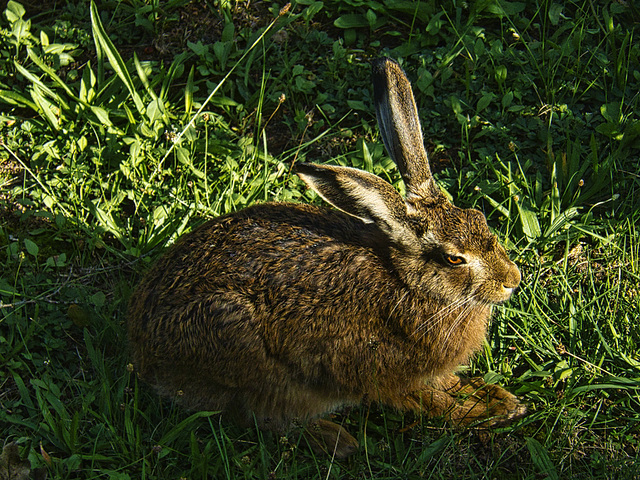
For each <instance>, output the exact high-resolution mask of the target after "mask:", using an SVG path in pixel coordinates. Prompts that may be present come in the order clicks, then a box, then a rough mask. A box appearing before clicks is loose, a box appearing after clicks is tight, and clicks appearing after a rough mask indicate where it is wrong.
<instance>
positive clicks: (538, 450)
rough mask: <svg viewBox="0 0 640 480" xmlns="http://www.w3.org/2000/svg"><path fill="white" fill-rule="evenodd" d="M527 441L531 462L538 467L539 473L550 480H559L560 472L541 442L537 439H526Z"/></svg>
mask: <svg viewBox="0 0 640 480" xmlns="http://www.w3.org/2000/svg"><path fill="white" fill-rule="evenodd" d="M526 441H527V449H528V450H529V454H530V455H531V460H532V461H533V464H534V465H535V466H536V468H537V469H538V471H539V472H540V473H541V474H543V475H546V476H547V478H548V479H550V480H558V479H559V477H558V472H557V471H556V469H555V466H554V465H553V462H552V461H551V459H550V458H549V453H548V452H547V449H546V448H544V447H543V446H542V445H541V444H540V442H538V441H537V440H536V439H535V438H532V437H526Z"/></svg>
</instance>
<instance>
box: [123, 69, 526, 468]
mask: <svg viewBox="0 0 640 480" xmlns="http://www.w3.org/2000/svg"><path fill="white" fill-rule="evenodd" d="M373 83H374V94H375V105H376V113H377V116H378V123H379V126H380V130H381V133H382V138H383V140H384V144H385V146H386V148H387V151H388V152H389V154H390V156H391V157H392V158H393V160H394V161H395V162H396V164H397V165H398V167H399V169H400V173H401V175H402V178H403V180H404V183H405V185H406V191H407V194H406V198H405V199H403V198H402V197H401V196H400V195H399V194H398V192H396V190H395V189H394V188H393V187H392V186H391V185H390V184H389V183H387V182H385V181H383V180H382V179H380V178H378V177H376V176H374V175H372V174H370V173H367V172H364V171H361V170H357V169H354V168H348V167H337V166H330V165H312V164H300V165H297V167H296V172H297V174H298V175H299V176H300V177H301V178H302V180H304V182H305V183H306V184H307V186H308V187H309V188H312V189H313V190H315V191H316V192H317V193H318V194H319V195H320V196H321V197H322V198H323V199H324V200H326V201H327V202H328V203H330V204H331V205H333V206H334V207H335V209H327V208H322V207H316V206H310V205H303V204H286V203H265V204H260V205H254V206H252V207H249V208H246V209H244V210H242V211H239V212H237V213H233V214H229V215H225V216H222V217H220V218H217V219H215V220H212V221H209V222H207V223H205V224H204V225H202V226H201V227H200V228H198V229H196V230H195V231H193V232H192V233H190V234H188V235H185V236H184V237H183V238H181V239H180V240H179V241H178V242H177V243H176V244H175V245H174V246H172V247H171V248H170V249H169V250H168V252H167V253H166V254H165V255H164V256H163V257H161V258H160V260H159V261H158V262H157V264H156V265H155V266H154V267H153V268H152V269H151V270H150V271H149V272H148V273H147V275H146V276H145V277H144V279H143V280H142V282H141V283H140V285H139V286H138V287H137V289H136V290H135V292H134V293H133V296H132V297H131V301H130V305H129V321H128V329H129V339H130V345H131V349H132V351H133V358H134V363H135V365H136V367H137V369H138V371H139V373H140V375H141V376H142V378H144V379H145V380H146V381H147V382H149V383H151V384H152V385H154V386H155V387H156V388H157V390H158V391H159V392H161V393H163V394H166V395H169V396H172V397H175V398H177V399H179V401H180V402H181V403H182V404H184V405H186V406H188V407H190V408H194V409H210V410H222V411H223V412H225V414H226V415H228V416H230V417H232V418H233V419H235V420H236V421H238V422H240V423H243V424H247V425H248V424H253V423H254V422H257V424H258V426H259V427H260V428H266V429H271V430H276V431H286V430H287V429H289V428H291V426H292V425H294V424H298V423H299V422H302V423H306V424H307V427H306V432H307V434H308V437H309V438H310V439H311V441H312V443H315V445H316V447H317V446H326V447H327V448H328V449H329V450H330V453H334V454H335V455H336V456H338V457H344V456H347V455H349V454H350V453H352V452H353V451H354V449H355V448H356V447H357V442H356V441H355V439H354V438H353V437H352V436H351V435H349V434H348V433H347V432H346V431H345V430H344V429H343V428H342V427H340V426H338V425H335V424H333V423H331V422H330V421H327V420H323V419H321V418H320V417H321V416H322V415H323V414H326V413H327V412H331V411H332V410H334V409H337V408H339V407H341V406H345V405H353V404H357V403H359V402H361V401H362V400H363V399H369V400H371V401H376V402H380V403H381V404H384V405H388V406H391V407H393V408H397V409H399V410H404V411H409V410H410V411H414V412H421V413H423V414H426V415H430V416H443V417H444V418H446V419H447V420H449V421H451V422H453V423H456V424H460V423H469V422H472V421H475V420H480V419H485V420H486V421H487V423H489V424H491V423H493V422H495V421H496V419H497V420H499V421H505V420H510V419H513V418H516V417H518V416H520V415H522V414H523V413H524V411H525V408H524V406H523V405H522V404H521V403H520V402H519V401H518V400H517V399H516V397H515V396H513V395H512V394H510V393H508V392H507V391H506V390H504V389H503V388H501V387H499V386H497V385H486V384H485V383H484V382H483V381H482V379H478V378H474V379H466V380H465V379H461V378H460V377H458V376H457V375H456V374H455V373H454V372H455V370H456V367H458V366H459V365H460V364H461V363H464V362H466V361H467V360H468V359H469V357H470V355H471V354H472V353H473V352H474V351H476V350H477V349H478V348H479V347H480V346H481V344H482V342H483V340H484V338H485V336H486V331H487V324H488V322H489V318H490V315H491V309H492V305H494V304H497V303H501V302H504V301H505V300H507V299H508V298H509V297H510V296H511V293H512V292H513V290H514V289H515V288H516V287H517V286H518V284H519V283H520V272H519V270H518V268H517V267H516V265H515V264H514V263H513V262H512V261H510V260H509V258H508V257H507V254H506V252H505V249H504V248H503V247H502V246H501V245H500V244H499V243H498V241H497V239H496V237H495V236H494V235H493V234H492V233H491V231H490V230H489V228H488V226H487V223H486V220H485V217H484V216H483V214H482V213H480V212H479V211H477V210H472V209H468V210H463V209H460V208H457V207H455V206H454V205H452V204H451V203H450V202H449V201H448V200H447V199H446V197H445V196H444V195H443V194H442V192H441V191H440V190H439V188H438V186H437V185H436V184H435V182H434V180H433V177H432V175H431V171H430V168H429V162H428V159H427V154H426V151H425V148H424V144H423V139H422V132H421V129H420V122H419V119H418V112H417V109H416V105H415V101H414V99H413V94H412V91H411V85H410V83H409V81H408V80H407V78H406V76H405V74H404V72H403V71H402V69H401V68H400V66H399V65H398V64H397V63H396V62H395V61H393V60H390V59H387V58H383V59H380V60H377V61H375V62H374V63H373Z"/></svg>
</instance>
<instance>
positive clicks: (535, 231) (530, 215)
mask: <svg viewBox="0 0 640 480" xmlns="http://www.w3.org/2000/svg"><path fill="white" fill-rule="evenodd" d="M516 205H517V207H518V213H519V214H520V223H521V225H522V232H523V233H524V234H525V235H526V236H527V238H528V239H529V240H534V239H536V238H539V237H540V235H541V233H542V232H541V230H540V222H539V221H538V216H537V215H536V213H535V212H534V211H533V210H532V209H531V208H530V207H529V202H528V200H527V199H522V200H521V201H518V202H516Z"/></svg>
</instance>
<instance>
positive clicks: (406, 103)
mask: <svg viewBox="0 0 640 480" xmlns="http://www.w3.org/2000/svg"><path fill="white" fill-rule="evenodd" d="M372 67H373V94H374V101H375V106H376V115H377V117H378V126H379V128H380V133H381V135H382V140H383V141H384V145H385V147H386V148H387V152H389V155H390V156H391V158H392V159H393V161H394V162H396V164H397V165H398V168H399V169H400V174H401V175H402V179H403V180H404V183H405V186H406V187H407V201H409V202H410V203H411V201H412V200H414V199H416V197H418V198H420V199H424V200H432V199H434V198H437V197H438V196H439V195H441V192H440V190H439V189H438V186H437V185H436V184H435V182H434V180H433V176H432V175H431V169H430V168H429V160H428V158H427V151H426V150H425V148H424V140H423V138H422V130H421V129H420V119H419V118H418V109H417V108H416V102H415V100H414V98H413V92H412V91H411V84H410V83H409V80H408V79H407V77H406V75H405V74H404V72H403V71H402V68H400V65H398V63H397V62H395V61H394V60H391V59H390V58H386V57H384V58H380V59H378V60H376V61H374V62H373V64H372Z"/></svg>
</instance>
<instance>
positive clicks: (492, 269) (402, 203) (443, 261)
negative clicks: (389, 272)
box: [297, 58, 520, 305]
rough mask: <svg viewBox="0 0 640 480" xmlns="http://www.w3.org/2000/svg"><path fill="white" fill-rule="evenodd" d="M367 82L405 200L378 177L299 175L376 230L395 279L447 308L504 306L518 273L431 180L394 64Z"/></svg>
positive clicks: (471, 214)
mask: <svg viewBox="0 0 640 480" xmlns="http://www.w3.org/2000/svg"><path fill="white" fill-rule="evenodd" d="M373 83H374V97H375V104H376V113H377V116H378V124H379V127H380V131H381V134H382V138H383V141H384V144H385V146H386V149H387V151H388V152H389V154H390V156H391V157H392V158H393V160H394V161H395V162H396V164H397V165H398V168H399V170H400V173H401V175H402V178H403V180H404V183H405V186H406V191H407V195H406V198H405V199H403V198H402V197H401V196H400V195H399V194H398V192H396V191H395V189H394V188H393V187H392V186H391V185H390V184H389V183H387V182H385V181H383V180H382V179H380V178H379V177H376V176H375V175H371V174H369V173H366V172H363V171H361V170H357V169H353V168H348V167H334V166H328V165H310V164H301V165H298V167H297V172H298V174H299V175H300V177H301V178H302V179H303V180H304V181H305V183H306V184H307V185H308V186H309V187H311V188H313V189H314V190H315V191H316V192H318V193H319V195H320V196H321V197H322V198H324V199H325V200H326V201H328V202H329V203H331V204H332V205H333V206H335V207H336V208H338V209H340V210H343V211H344V212H346V213H348V214H350V215H353V216H355V217H358V218H360V219H361V220H363V221H364V222H366V223H375V224H376V225H377V226H378V227H379V228H380V230H381V231H382V232H383V233H384V234H385V235H386V236H387V238H388V240H389V244H388V245H389V250H390V256H391V258H392V261H393V266H394V268H395V270H396V272H397V274H398V275H399V276H400V278H401V279H402V281H403V282H404V283H405V284H407V286H409V287H410V288H412V289H413V290H414V291H417V292H420V291H422V292H424V295H425V296H426V297H430V298H433V299H437V300H438V301H441V302H444V303H446V304H449V305H462V304H463V303H464V304H468V303H469V302H473V303H477V304H484V305H489V304H494V303H499V302H503V301H505V300H507V299H508V298H509V297H510V296H511V293H512V292H513V290H514V289H515V288H516V287H517V286H518V284H519V283H520V271H519V270H518V268H517V267H516V265H515V264H514V263H513V262H512V261H511V260H509V258H508V257H507V253H506V251H505V249H504V248H503V247H502V246H501V245H500V244H499V243H498V241H497V238H496V236H495V235H494V234H493V233H491V231H490V230H489V227H488V225H487V222H486V219H485V217H484V215H483V214H482V213H481V212H479V211H478V210H474V209H466V210H464V209H460V208H458V207H456V206H454V205H452V204H451V203H450V202H449V201H448V200H447V199H446V197H445V196H444V194H443V193H442V192H441V191H440V189H439V188H438V186H437V185H436V183H435V181H434V180H433V176H432V175H431V170H430V168H429V161H428V159H427V153H426V150H425V148H424V143H423V138H422V131H421V128H420V121H419V118H418V112H417V109H416V104H415V101H414V98H413V93H412V91H411V85H410V83H409V81H408V80H407V77H406V76H405V74H404V72H403V71H402V69H401V68H400V66H399V65H398V64H397V63H396V62H395V61H393V60H390V59H388V58H383V59H380V60H378V61H376V62H375V63H374V64H373Z"/></svg>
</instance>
